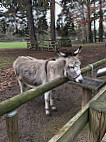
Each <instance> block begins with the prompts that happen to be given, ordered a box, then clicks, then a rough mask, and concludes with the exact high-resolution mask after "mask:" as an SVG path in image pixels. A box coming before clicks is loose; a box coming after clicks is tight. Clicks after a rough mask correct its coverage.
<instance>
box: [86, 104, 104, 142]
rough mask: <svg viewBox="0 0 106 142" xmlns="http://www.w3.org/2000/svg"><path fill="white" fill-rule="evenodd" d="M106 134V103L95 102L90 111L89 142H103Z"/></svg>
mask: <svg viewBox="0 0 106 142" xmlns="http://www.w3.org/2000/svg"><path fill="white" fill-rule="evenodd" d="M105 132H106V102H105V101H94V102H92V103H91V104H90V110H89V139H88V142H101V140H102V138H103V136H104V134H105Z"/></svg>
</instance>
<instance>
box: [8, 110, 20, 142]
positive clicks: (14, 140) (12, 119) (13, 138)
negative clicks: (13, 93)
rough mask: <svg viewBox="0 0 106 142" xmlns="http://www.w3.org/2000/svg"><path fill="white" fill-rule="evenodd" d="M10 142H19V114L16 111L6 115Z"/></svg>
mask: <svg viewBox="0 0 106 142" xmlns="http://www.w3.org/2000/svg"><path fill="white" fill-rule="evenodd" d="M6 127H7V135H8V142H19V141H20V140H19V131H18V114H17V112H16V111H14V112H12V113H10V114H6Z"/></svg>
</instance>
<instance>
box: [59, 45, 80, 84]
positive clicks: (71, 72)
mask: <svg viewBox="0 0 106 142" xmlns="http://www.w3.org/2000/svg"><path fill="white" fill-rule="evenodd" d="M80 51H81V46H80V47H79V48H78V49H77V50H76V51H75V52H74V53H71V52H67V53H63V52H58V55H59V56H60V57H64V58H65V66H64V76H66V77H68V78H69V79H71V80H74V81H76V82H80V83H81V82H82V81H83V77H82V75H81V70H80V65H81V62H80V61H79V59H78V54H79V53H80Z"/></svg>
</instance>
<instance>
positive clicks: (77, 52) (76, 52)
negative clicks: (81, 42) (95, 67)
mask: <svg viewBox="0 0 106 142" xmlns="http://www.w3.org/2000/svg"><path fill="white" fill-rule="evenodd" d="M81 48H82V46H80V47H79V48H78V49H77V50H76V51H75V52H74V54H73V55H74V56H76V55H78V54H79V53H80V52H81Z"/></svg>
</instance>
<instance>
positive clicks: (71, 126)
mask: <svg viewBox="0 0 106 142" xmlns="http://www.w3.org/2000/svg"><path fill="white" fill-rule="evenodd" d="M104 95H105V96H106V85H105V86H104V87H103V88H102V89H100V91H99V92H98V93H97V95H96V96H95V97H93V98H92V100H91V101H90V102H89V103H88V104H87V105H86V106H84V107H83V108H82V109H81V110H80V111H79V112H78V113H77V114H76V115H75V116H74V117H73V118H72V119H71V120H70V121H69V122H68V123H67V124H66V125H64V126H63V127H62V129H61V130H60V131H59V132H58V133H57V135H55V136H54V137H53V138H52V139H51V140H49V142H72V141H73V140H74V139H75V138H76V136H77V135H78V134H79V133H80V132H81V131H82V129H83V128H84V127H85V126H86V124H87V122H88V111H89V105H90V103H91V102H93V101H94V100H98V99H99V98H101V99H102V97H104Z"/></svg>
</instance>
